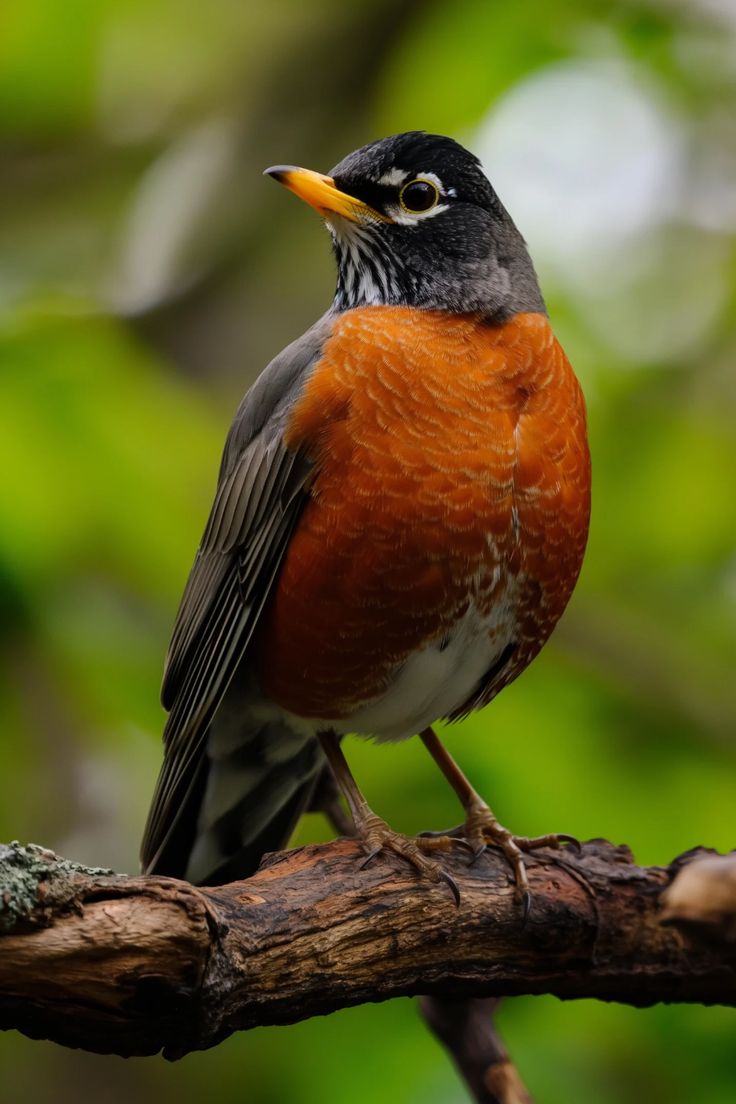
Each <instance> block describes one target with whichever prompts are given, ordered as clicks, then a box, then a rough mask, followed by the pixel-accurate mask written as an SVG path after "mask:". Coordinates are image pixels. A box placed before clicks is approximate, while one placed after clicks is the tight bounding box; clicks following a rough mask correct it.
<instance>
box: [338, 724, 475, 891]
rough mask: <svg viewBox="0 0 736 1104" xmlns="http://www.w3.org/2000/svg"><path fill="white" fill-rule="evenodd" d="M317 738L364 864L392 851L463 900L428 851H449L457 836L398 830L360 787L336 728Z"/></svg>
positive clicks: (455, 886)
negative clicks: (376, 810) (345, 806)
mask: <svg viewBox="0 0 736 1104" xmlns="http://www.w3.org/2000/svg"><path fill="white" fill-rule="evenodd" d="M318 739H319V742H320V744H321V746H322V750H323V752H324V754H325V758H326V759H327V762H328V763H329V765H330V767H331V768H332V773H333V775H334V777H335V780H336V781H337V784H338V786H339V787H340V789H341V790H342V792H343V795H344V797H345V800H346V801H347V803H348V808H349V809H350V814H351V816H352V818H353V824H354V825H355V835H356V836H357V837H358V839H359V840H360V842H361V844H362V846H363V848H364V850H365V852H366V858H365V860H364V862H363V866H366V865H367V864H368V863H369V862H371V860H372V859H374V858H376V856H377V855H379V854H380V853H381V851H393V852H394V854H396V855H400V856H401V857H402V858H404V859H406V860H407V862H409V863H411V865H412V866H413V867H414V868H415V869H416V870H418V871H419V873H420V874H423V875H424V876H425V877H426V878H428V879H429V880H430V881H432V882H445V883H446V884H447V885H448V886H449V887H450V889H451V891H452V895H453V897H454V898H455V901H456V903H457V904H459V903H460V891H459V890H458V888H457V884H456V882H455V879H454V878H453V877H451V875H450V874H448V873H447V871H446V870H444V869H443V868H442V866H440V864H439V863H438V862H436V861H434V860H433V859H430V858H427V856H426V854H425V852H427V851H448V850H449V849H450V848H451V847H453V846H456V845H457V844H458V842H460V841H458V840H457V839H452V838H450V837H448V836H435V837H432V838H428V837H421V836H418V837H411V836H405V835H402V833H401V832H395V831H394V830H393V828H390V827H389V825H388V824H387V823H386V822H385V820H381V818H380V817H379V816H376V814H375V813H374V812H373V810H372V809H371V807H370V805H369V804H368V802H367V801H366V799H365V798H364V797H363V794H362V793H361V792H360V790H359V789H358V785H357V783H356V781H355V779H354V778H353V776H352V774H351V772H350V767H349V766H348V764H347V760H346V758H345V756H344V754H343V751H342V748H341V747H340V739H339V737H338V736H337V735H336V734H335V733H334V732H320V733H318Z"/></svg>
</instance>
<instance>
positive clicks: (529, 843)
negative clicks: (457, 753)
mask: <svg viewBox="0 0 736 1104" xmlns="http://www.w3.org/2000/svg"><path fill="white" fill-rule="evenodd" d="M419 738H420V740H421V741H422V743H423V744H424V746H425V747H426V749H427V751H428V752H429V754H430V755H431V756H432V758H433V759H434V761H435V763H436V764H437V766H438V767H439V768H440V770H441V771H442V773H443V774H444V776H445V778H446V779H447V781H448V782H449V783H450V785H451V786H452V788H453V790H454V791H455V793H456V794H457V796H458V797H459V798H460V801H461V803H462V806H463V808H464V809H465V825H464V828H463V829H462V833H463V836H464V837H465V839H466V840H467V842H468V843H469V844H470V845H471V846H472V848H473V852H474V855H475V856H476V857H478V856H479V855H481V854H482V853H483V851H485V849H486V847H488V846H489V845H490V846H492V847H498V848H499V849H500V850H501V851H502V852H503V854H504V855H505V856H506V858H507V859H508V861H509V863H510V864H511V868H512V870H513V872H514V880H515V882H516V888H517V892H518V893H519V895H520V896H521V898H522V899H523V901H524V902H525V906H526V908H528V904H529V880H528V878H527V873H526V866H525V863H524V852H528V851H536V850H537V848H539V847H560V846H561V845H562V844H563V843H570V844H573V845H575V846H579V844H578V841H577V840H576V839H575V838H574V837H573V836H565V835H559V834H555V833H553V834H550V835H547V836H533V837H532V838H529V837H527V836H514V835H512V834H511V832H509V830H508V828H504V826H503V825H502V824H500V823H499V822H498V820H497V819H496V817H495V816H494V814H493V812H492V811H491V809H490V808H489V807H488V805H487V804H486V803H485V801H484V800H483V798H482V797H481V796H480V794H479V793H478V792H477V791H476V790H475V789H474V788H473V786H472V785H471V784H470V782H469V780H468V779H467V778H466V776H465V775H464V774H463V772H462V771H461V770H460V767H459V766H458V765H457V763H456V762H455V760H454V759H453V758H452V756H451V755H450V753H449V751H447V750H446V748H445V747H444V745H443V744H442V743H441V742H440V740H439V739H438V737H437V735H436V733H435V731H434V729H432V728H425V729H424V731H423V732H420V733H419ZM454 831H455V830H454V829H453V832H454Z"/></svg>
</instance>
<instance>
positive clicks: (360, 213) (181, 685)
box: [142, 132, 590, 900]
mask: <svg viewBox="0 0 736 1104" xmlns="http://www.w3.org/2000/svg"><path fill="white" fill-rule="evenodd" d="M266 173H267V174H268V175H269V176H272V177H273V178H274V179H275V180H277V181H279V182H280V183H281V184H283V185H285V186H286V187H287V188H289V189H290V190H291V191H292V192H294V193H295V194H296V195H297V196H299V197H300V198H301V199H303V200H306V202H307V203H308V204H310V205H311V206H312V207H314V208H315V209H316V210H317V211H318V212H319V213H320V214H321V215H322V216H323V218H324V219H325V221H326V223H327V228H328V230H329V231H330V234H331V237H332V244H333V248H334V252H335V257H336V260H337V290H336V292H335V298H334V300H333V302H332V305H331V306H330V308H329V309H328V311H327V313H326V314H325V315H323V317H322V318H320V319H319V321H318V322H316V323H315V325H314V326H312V328H311V329H310V330H308V331H307V332H306V333H305V334H304V335H303V336H302V337H300V338H299V339H298V340H297V341H295V342H293V344H291V345H289V346H288V347H287V348H286V349H284V350H283V352H281V353H280V354H279V355H278V356H277V357H276V358H275V359H274V360H273V361H272V362H271V363H270V364H269V365H268V367H267V368H266V370H265V371H264V372H263V373H262V375H261V376H260V377H259V378H258V379H257V381H256V383H255V384H254V385H253V386H252V388H251V389H250V391H249V392H248V393H247V394H246V396H245V398H244V399H243V401H242V403H241V405H240V408H239V409H238V412H237V414H236V416H235V420H234V422H233V425H232V427H231V429H230V433H229V435H228V438H227V442H226V444H225V450H224V455H223V459H222V464H221V468H220V476H219V482H218V486H217V492H216V495H215V501H214V505H213V507H212V512H211V514H210V517H209V520H208V522H207V526H206V528H205V532H204V536H203V538H202V541H201V544H200V546H199V550H198V552H197V556H196V559H195V561H194V566H193V568H192V571H191V574H190V576H189V580H188V582H187V585H186V589H185V592H184V596H183V599H182V602H181V607H180V609H179V613H178V617H177V620H176V624H175V627H174V631H173V636H172V640H171V645H170V648H169V652H168V656H167V661H166V669H165V673H164V681H163V690H162V700H163V704H164V706H165V707H166V708H167V709H168V710H169V711H170V712H169V717H168V722H167V725H166V729H165V732H164V746H165V755H164V763H163V767H162V769H161V773H160V776H159V779H158V784H157V787H156V792H155V796H154V799H153V804H152V807H151V811H150V814H149V818H148V823H147V826H146V831H145V836H144V840H143V847H142V861H143V867H144V869H145V870H146V871H148V872H152V873H162V874H169V875H176V876H180V877H185V878H187V879H189V880H190V881H193V882H199V883H203V882H209V883H210V884H212V883H217V882H223V881H226V880H231V879H234V878H237V877H245V876H247V875H248V874H249V873H251V872H252V871H253V870H254V869H255V868H256V867H257V865H258V863H259V861H260V859H261V857H262V856H263V854H264V852H265V851H267V850H274V849H277V848H279V847H282V846H284V845H285V844H286V842H287V841H288V838H289V836H290V834H291V832H292V830H293V828H294V825H295V823H296V821H297V819H298V817H299V816H300V814H301V813H302V812H303V811H304V810H305V809H306V808H307V807H308V806H309V805H310V801H313V800H314V794H315V791H316V790H317V789H318V787H319V786H320V779H322V780H323V781H324V778H325V773H324V772H325V771H326V770H327V769H328V765H329V769H331V772H332V775H333V776H334V779H336V781H337V783H338V785H339V787H340V789H341V790H342V792H343V794H344V796H345V799H346V801H347V805H348V807H349V809H350V813H351V814H352V820H353V822H354V827H355V832H356V834H357V835H358V837H359V838H360V840H361V841H362V844H363V847H364V849H365V850H366V852H367V853H368V856H370V857H372V856H375V855H377V854H378V853H379V852H380V851H382V850H384V849H388V850H391V851H394V852H396V853H398V854H399V855H402V856H404V857H405V858H406V859H408V860H409V861H410V862H411V863H412V864H413V865H414V866H415V867H416V868H417V869H418V870H419V871H420V872H422V873H423V874H424V875H426V876H428V877H429V878H431V879H432V880H434V881H439V880H445V881H447V882H449V884H450V886H451V888H453V890H454V883H453V881H452V878H451V877H450V876H449V874H447V872H446V871H445V870H444V868H443V866H442V864H441V862H439V861H438V860H437V858H436V856H435V855H434V854H433V853H434V852H437V851H440V850H443V849H446V848H449V847H450V846H453V845H455V844H456V843H457V839H456V838H455V837H454V836H453V835H444V834H435V835H431V834H430V835H427V836H424V837H422V836H420V837H415V838H409V837H406V836H403V835H400V834H399V833H397V832H394V831H392V830H391V829H390V828H389V826H388V825H387V824H386V823H385V822H384V821H383V820H381V819H380V818H379V817H377V816H376V815H375V814H374V813H373V812H372V810H371V809H370V807H369V806H368V804H367V802H366V800H365V798H364V797H363V795H362V793H361V792H360V790H359V789H358V787H357V785H356V783H355V781H354V779H353V777H352V775H351V773H350V770H349V768H348V765H347V762H346V760H345V757H344V754H343V751H342V748H341V743H340V741H341V737H342V736H343V735H344V734H347V733H355V734H359V735H364V736H371V737H374V738H375V739H376V740H377V741H379V742H380V741H384V740H402V739H405V738H406V737H408V736H413V735H416V734H418V735H419V737H420V739H421V740H422V742H423V743H424V745H425V746H426V748H427V749H428V751H429V753H430V754H431V755H432V757H433V758H434V760H435V761H436V763H437V765H438V766H439V768H440V769H441V771H442V772H443V773H444V774H445V776H446V777H447V779H448V781H449V783H450V785H451V786H452V787H453V789H454V790H455V792H456V794H457V796H458V797H459V799H460V801H461V802H462V804H463V806H464V808H465V811H466V820H465V824H464V826H463V829H462V831H461V832H459V833H458V834H459V836H460V840H461V842H462V843H463V844H464V845H465V846H466V847H469V848H470V849H471V850H472V851H473V852H474V853H479V852H480V851H481V850H482V849H483V848H485V847H486V846H488V845H491V846H498V847H500V848H501V849H502V850H503V852H504V853H505V854H506V856H507V857H508V858H509V860H510V862H511V864H512V866H513V869H514V872H515V878H516V883H517V886H518V887H519V889H520V890H521V892H522V893H524V894H527V877H526V872H525V866H524V860H523V853H524V852H526V851H530V850H532V849H534V848H537V847H541V846H545V845H559V842H560V841H561V840H565V839H569V838H570V837H561V836H544V837H540V838H535V839H527V838H518V837H514V836H512V835H511V833H510V832H509V831H507V830H506V829H505V828H503V827H502V826H501V825H500V824H499V823H498V821H497V820H496V818H495V816H494V815H493V813H492V812H491V810H490V809H489V807H488V806H487V805H486V803H485V802H484V801H483V800H482V799H481V797H480V796H479V795H478V794H477V793H476V791H475V790H474V789H473V787H472V786H471V784H470V782H469V781H468V780H467V779H466V777H465V776H464V774H463V773H462V771H461V770H460V768H459V767H458V766H457V765H456V763H455V762H454V761H453V760H452V759H451V757H450V756H449V754H448V752H447V751H446V750H445V749H444V747H443V746H442V744H441V743H440V741H439V739H438V737H437V735H436V734H435V732H434V731H433V729H432V728H431V725H432V724H433V723H434V722H436V721H437V720H438V719H443V718H444V719H450V720H454V719H457V718H460V717H463V716H465V715H466V714H468V713H470V712H471V711H473V710H476V709H480V708H482V707H483V706H485V705H486V704H487V703H488V702H490V701H491V699H492V698H494V697H495V695H496V694H498V692H499V691H500V690H502V689H503V687H504V686H507V685H508V684H509V683H510V682H511V681H512V680H513V679H515V678H516V677H517V675H519V674H520V673H521V672H522V671H523V670H524V668H525V667H527V665H528V664H529V663H530V662H531V661H532V659H534V657H535V656H536V654H537V653H538V652H539V650H540V648H541V647H542V645H543V644H544V643H545V641H546V640H547V639H548V637H549V635H550V633H551V632H552V630H553V628H554V627H555V624H556V622H557V620H558V619H559V617H560V615H561V614H562V612H563V610H564V608H565V606H566V605H567V602H568V599H569V598H570V595H571V593H572V590H573V587H574V586H575V582H576V580H577V577H578V573H579V571H580V567H581V563H582V559H583V553H584V549H585V544H586V539H587V532H588V518H589V509H590V458H589V453H588V445H587V439H586V420H585V404H584V399H583V396H582V393H581V389H580V386H579V384H578V381H577V379H576V378H575V375H574V374H573V371H572V368H571V367H570V364H569V363H568V361H567V359H566V357H565V354H564V353H563V351H562V349H561V347H560V345H559V344H558V343H557V341H556V339H555V336H554V334H553V332H552V329H551V328H550V324H549V320H548V318H547V313H546V310H545V305H544V300H543V299H542V295H541V292H540V290H539V285H538V283H537V277H536V274H535V271H534V267H533V265H532V261H531V259H530V257H529V254H528V252H527V249H526V246H525V244H524V241H523V239H522V237H521V235H520V233H519V231H518V230H517V229H516V226H515V225H514V223H513V222H512V220H511V218H510V216H509V214H508V212H507V211H506V209H505V208H504V207H503V205H502V204H501V202H500V200H499V199H498V196H497V195H496V193H495V191H494V190H493V188H492V186H491V184H490V183H489V181H488V178H487V177H486V175H485V173H484V172H483V169H482V167H481V165H480V162H479V161H478V159H477V158H476V157H474V156H473V154H471V153H469V152H468V151H467V150H465V149H463V147H462V146H460V145H458V144H457V143H456V142H454V141H452V140H451V139H449V138H444V137H441V136H439V135H433V134H426V133H423V132H410V133H406V134H399V135H396V136H394V137H391V138H386V139H383V140H381V141H377V142H373V143H371V144H370V145H367V146H364V147H363V148H362V149H359V150H357V151H356V152H355V153H352V154H350V156H348V157H346V158H345V159H344V160H343V161H341V162H340V163H339V164H338V165H337V166H336V167H335V168H334V169H333V170H332V173H331V174H330V176H322V175H321V174H319V173H315V172H311V171H308V170H306V169H301V168H294V167H288V166H277V167H275V168H271V169H267V170H266ZM527 900H528V896H527Z"/></svg>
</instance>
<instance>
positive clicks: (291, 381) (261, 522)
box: [141, 314, 331, 870]
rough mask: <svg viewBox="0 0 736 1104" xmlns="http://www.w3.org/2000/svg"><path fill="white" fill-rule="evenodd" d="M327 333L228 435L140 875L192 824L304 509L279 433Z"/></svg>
mask: <svg viewBox="0 0 736 1104" xmlns="http://www.w3.org/2000/svg"><path fill="white" fill-rule="evenodd" d="M330 324H331V318H330V316H329V314H328V315H326V316H325V317H324V318H322V319H320V321H319V322H318V323H317V324H316V325H315V326H314V327H312V329H311V330H309V331H308V332H307V333H306V334H305V335H304V336H303V337H301V338H300V339H299V340H298V341H296V342H294V343H293V344H292V345H290V346H288V347H287V348H286V349H285V350H284V351H283V352H282V353H281V354H280V355H279V356H278V357H277V358H276V359H275V360H273V361H272V362H271V364H269V366H268V368H266V370H265V371H264V372H263V373H262V374H261V376H259V378H258V380H257V381H256V383H255V384H254V385H253V387H252V388H251V390H250V391H249V392H248V394H247V395H246V396H245V399H244V400H243V402H242V403H241V406H240V409H239V410H238V412H237V414H236V416H235V421H234V422H233V426H232V428H231V430H230V433H229V435H228V440H227V443H226V445H225V451H224V454H223V460H222V465H221V469H220V478H219V482H218V487H217V492H216V495H215V501H214V504H213V506H212V511H211V513H210V516H209V520H208V522H207V525H206V528H205V531H204V535H203V537H202V541H201V543H200V546H199V549H198V551H197V555H196V558H195V561H194V564H193V566H192V570H191V572H190V575H189V579H188V581H187V584H186V588H185V590H184V595H183V597H182V600H181V605H180V607H179V612H178V615H177V618H176V623H175V625H174V630H173V633H172V637H171V643H170V645H169V651H168V655H167V658H166V666H165V670H164V679H163V686H162V690H161V700H162V702H163V705H164V707H165V708H166V709H168V710H170V713H169V717H168V721H167V724H166V728H165V730H164V763H163V766H162V768H161V773H160V775H159V779H158V783H157V786H156V791H155V793H154V797H153V802H152V805H151V810H150V813H149V816H148V821H147V824H146V828H145V832H144V837H143V843H142V847H141V861H142V864H143V867H144V869H146V870H150V869H152V868H154V867H156V866H157V864H158V862H159V859H160V857H161V855H162V852H163V851H164V849H165V848H167V847H168V845H169V843H170V841H171V839H172V835H174V834H176V832H177V830H178V829H179V828H180V827H181V826H180V821H181V818H182V817H183V816H184V817H186V816H192V815H194V816H195V817H196V811H195V809H196V805H197V802H196V801H195V800H194V798H195V797H196V794H197V792H198V790H199V789H200V788H201V784H202V782H203V771H204V769H205V767H204V753H205V743H206V738H207V732H208V729H209V726H210V724H211V722H212V719H213V717H214V715H215V713H216V711H217V709H218V707H219V705H220V703H221V701H222V698H223V695H224V694H225V691H226V690H227V688H228V685H229V683H230V680H231V679H232V677H233V674H234V672H235V669H236V668H237V667H238V665H239V663H240V662H241V660H242V659H243V656H244V653H245V651H246V649H247V647H248V643H249V641H250V639H251V637H252V635H253V630H254V628H255V626H256V624H257V622H258V618H259V616H260V613H261V611H262V609H263V606H264V603H265V601H266V599H267V597H268V595H269V592H270V590H271V587H272V585H273V582H274V579H275V578H276V575H277V573H278V570H279V567H280V565H281V561H282V559H283V556H284V553H285V551H286V547H287V545H288V542H289V537H290V535H291V532H292V529H293V527H294V525H295V523H296V521H297V518H298V516H299V512H300V510H301V508H302V505H303V503H304V501H305V497H306V487H307V484H308V482H309V479H310V472H311V465H310V463H309V460H308V459H307V458H306V457H305V456H303V455H300V454H299V453H295V452H292V451H290V450H288V449H286V447H285V446H284V443H283V428H284V423H285V420H286V418H287V416H288V411H289V410H290V408H291V405H292V404H293V401H294V398H295V396H296V395H298V394H299V392H300V391H301V389H302V387H303V385H304V381H305V380H306V378H307V377H308V375H309V374H310V372H311V369H312V367H313V366H314V364H315V363H316V361H317V360H318V359H319V356H320V354H321V350H322V346H323V344H324V340H325V337H326V335H327V332H328V331H329V327H330ZM200 796H201V795H200ZM190 827H193V826H190Z"/></svg>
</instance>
